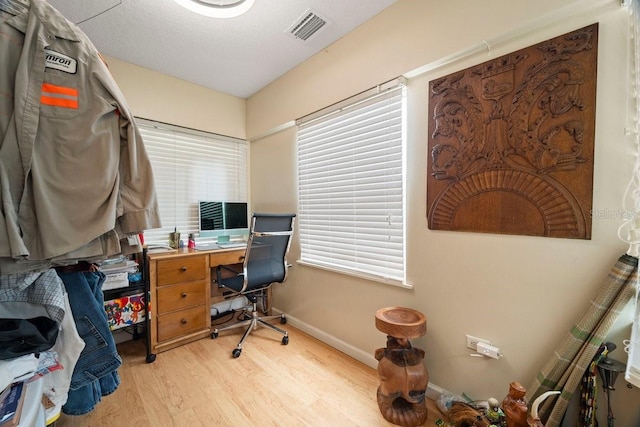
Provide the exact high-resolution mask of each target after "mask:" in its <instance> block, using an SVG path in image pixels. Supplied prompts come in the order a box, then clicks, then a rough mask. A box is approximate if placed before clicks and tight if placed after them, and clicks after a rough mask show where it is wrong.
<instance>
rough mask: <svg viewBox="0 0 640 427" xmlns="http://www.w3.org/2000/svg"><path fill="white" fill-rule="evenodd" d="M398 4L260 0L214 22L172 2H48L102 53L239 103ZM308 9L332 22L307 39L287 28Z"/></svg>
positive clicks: (357, 0) (360, 0) (386, 0)
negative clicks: (233, 16)
mask: <svg viewBox="0 0 640 427" xmlns="http://www.w3.org/2000/svg"><path fill="white" fill-rule="evenodd" d="M395 2H396V0H256V2H255V4H254V6H253V8H252V9H250V10H249V11H248V12H247V13H245V14H244V15H241V16H239V17H236V18H230V19H216V18H208V17H204V16H200V15H197V14H195V13H193V12H191V11H189V10H186V9H184V8H183V7H181V6H179V5H178V4H176V3H175V2H174V1H173V0H49V3H50V4H51V5H52V6H53V7H55V8H56V9H57V10H59V11H60V12H61V13H62V14H63V15H64V16H65V17H66V18H67V19H69V20H70V21H72V22H74V23H77V24H78V26H79V27H80V28H81V29H82V30H83V31H84V32H85V33H86V34H87V35H88V36H89V38H90V39H91V40H92V41H93V43H94V44H95V45H96V47H97V48H98V50H100V52H102V53H103V54H105V55H108V56H111V57H114V58H118V59H121V60H123V61H126V62H130V63H133V64H136V65H139V66H142V67H144V68H148V69H151V70H154V71H158V72H161V73H163V74H167V75H170V76H173V77H177V78H180V79H183V80H186V81H189V82H192V83H196V84H199V85H201V86H205V87H208V88H211V89H215V90H217V91H220V92H224V93H227V94H230V95H234V96H238V97H241V98H247V97H249V96H251V95H253V94H254V93H256V92H257V91H258V90H260V89H261V88H263V87H264V86H266V85H268V84H269V83H271V82H272V81H274V80H275V79H277V78H278V77H280V76H281V75H283V74H284V73H286V72H287V71H288V70H290V69H291V68H293V67H295V66H296V65H298V64H299V63H301V62H303V61H304V60H306V59H307V58H309V57H311V56H312V55H314V54H315V53H317V52H319V51H321V50H322V49H324V48H325V47H327V46H328V45H330V44H331V43H333V42H334V41H336V40H338V39H339V38H340V37H342V36H344V35H345V34H347V33H349V32H350V31H352V30H353V29H354V28H356V27H357V26H359V25H360V24H362V23H363V22H365V21H367V20H369V19H370V18H372V17H373V16H374V15H376V14H378V13H379V12H380V11H382V10H383V9H385V8H386V7H388V6H390V5H391V4H393V3H395ZM309 9H311V10H312V11H313V12H315V13H317V14H318V15H320V16H322V17H324V18H326V19H327V20H328V22H329V23H328V24H327V25H325V26H324V27H323V28H322V29H321V30H320V31H318V32H317V33H316V34H315V35H313V36H312V37H311V38H309V39H308V40H307V41H301V40H299V39H296V38H294V37H293V36H291V35H290V34H289V33H288V30H289V28H290V27H291V25H292V24H293V23H294V22H296V21H297V20H298V19H299V18H300V17H301V16H302V15H303V14H304V13H305V12H306V11H307V10H309ZM96 15H97V16H96ZM83 21H84V22H83Z"/></svg>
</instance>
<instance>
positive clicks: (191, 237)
mask: <svg viewBox="0 0 640 427" xmlns="http://www.w3.org/2000/svg"><path fill="white" fill-rule="evenodd" d="M187 247H188V248H189V249H194V248H195V247H196V238H195V236H194V235H193V233H190V234H189V242H188V243H187Z"/></svg>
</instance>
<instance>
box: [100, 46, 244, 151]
mask: <svg viewBox="0 0 640 427" xmlns="http://www.w3.org/2000/svg"><path fill="white" fill-rule="evenodd" d="M105 60H106V62H107V63H108V64H109V70H110V71H111V74H112V75H113V77H114V78H115V79H116V81H117V82H118V86H120V89H121V90H122V92H123V93H124V95H125V97H126V99H127V102H128V103H129V107H130V108H131V110H132V111H133V114H134V115H135V116H136V117H142V118H145V119H149V120H156V121H159V122H164V123H170V124H173V125H178V126H184V127H187V128H192V129H199V130H203V131H208V132H213V133H217V134H220V135H226V136H233V137H236V138H242V139H245V138H246V133H245V132H246V125H245V115H246V114H245V109H246V101H245V100H244V99H240V98H237V97H235V96H231V95H227V94H224V93H221V92H216V91H214V90H211V89H207V88H204V87H202V86H198V85H196V84H193V83H188V82H185V81H183V80H178V79H176V78H173V77H169V76H167V75H164V74H160V73H157V72H154V71H150V70H148V69H145V68H142V67H138V66H137V65H133V64H130V63H127V62H123V61H120V60H118V59H116V58H111V57H108V56H107V57H105Z"/></svg>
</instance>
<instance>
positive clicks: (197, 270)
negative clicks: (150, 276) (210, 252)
mask: <svg viewBox="0 0 640 427" xmlns="http://www.w3.org/2000/svg"><path fill="white" fill-rule="evenodd" d="M157 274H158V286H164V285H171V284H174V283H181V282H189V281H192V280H202V279H204V278H206V277H207V258H206V256H204V255H203V256H191V257H183V258H172V259H164V260H160V261H158V273H157Z"/></svg>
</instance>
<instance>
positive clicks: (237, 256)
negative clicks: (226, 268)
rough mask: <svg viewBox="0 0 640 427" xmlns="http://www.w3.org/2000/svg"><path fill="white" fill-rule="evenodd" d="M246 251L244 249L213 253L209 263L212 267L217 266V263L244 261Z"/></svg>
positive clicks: (225, 263)
mask: <svg viewBox="0 0 640 427" xmlns="http://www.w3.org/2000/svg"><path fill="white" fill-rule="evenodd" d="M244 253H245V250H244V249H241V250H237V251H230V252H217V253H212V254H210V255H209V265H211V267H215V266H217V265H227V264H237V263H242V262H243V261H244Z"/></svg>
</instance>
